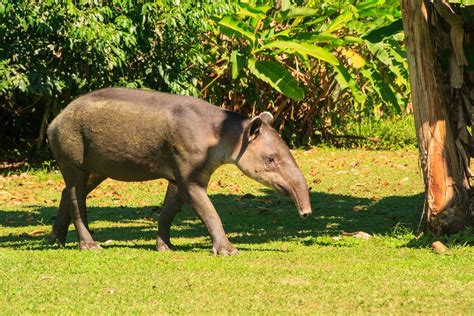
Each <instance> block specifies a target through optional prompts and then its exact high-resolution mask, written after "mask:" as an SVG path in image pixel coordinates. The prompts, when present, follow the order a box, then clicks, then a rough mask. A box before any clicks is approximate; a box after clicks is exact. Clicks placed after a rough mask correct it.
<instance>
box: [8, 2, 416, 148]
mask: <svg viewBox="0 0 474 316" xmlns="http://www.w3.org/2000/svg"><path fill="white" fill-rule="evenodd" d="M0 20H1V21H2V23H1V24H0V39H1V42H0V120H1V121H2V122H5V124H2V126H0V135H1V136H2V138H3V139H5V140H6V141H5V142H8V141H10V140H11V141H12V142H14V143H15V146H14V147H15V148H18V144H19V143H20V144H30V145H31V143H32V140H33V139H34V138H35V137H37V136H39V137H40V140H41V134H42V133H44V130H45V126H46V125H47V123H48V121H50V120H51V118H52V117H53V116H54V115H55V114H56V113H58V112H59V111H60V109H61V108H63V107H64V106H65V105H66V104H67V103H68V102H70V101H71V100H72V99H73V98H75V97H77V96H78V95H81V94H84V93H86V92H89V91H91V90H95V89H99V88H102V87H108V86H128V87H139V88H150V89H155V90H160V91H167V92H173V93H180V94H190V95H194V96H198V97H201V98H204V99H206V100H208V101H210V102H211V103H214V104H216V105H218V106H223V107H226V108H229V109H231V110H235V111H239V112H241V113H243V114H245V115H253V114H255V113H256V112H258V111H263V110H269V111H272V112H273V113H274V117H275V120H276V122H275V127H276V128H277V129H279V131H280V132H281V133H282V135H283V137H284V138H285V140H286V141H287V142H289V143H290V144H291V145H294V146H303V145H309V144H316V143H320V142H327V141H332V138H331V137H332V135H335V134H336V132H335V131H340V130H342V129H343V128H344V126H345V125H344V124H346V123H347V122H352V121H353V122H360V119H359V118H360V117H370V118H374V119H379V118H381V117H385V116H387V117H389V116H391V115H400V114H401V113H404V110H405V107H406V104H407V102H408V96H409V88H408V74H407V70H406V69H407V65H406V61H405V53H404V50H403V48H402V46H401V43H402V40H403V34H402V33H401V32H400V10H399V4H398V1H396V0H366V1H363V2H358V1H355V0H342V1H341V0H331V1H319V0H310V1H307V2H306V3H305V4H302V1H295V2H291V1H287V0H285V1H283V3H282V7H281V9H280V10H278V11H277V10H275V9H274V8H273V1H268V0H264V1H260V0H259V1H245V2H243V1H238V2H231V3H229V2H225V1H223V0H218V1H211V0H200V1H197V2H196V1H190V0H184V1H179V2H176V1H171V0H161V1H144V0H141V1H127V0H112V1H108V2H100V1H98V2H97V1H90V0H81V1H75V2H72V1H66V2H64V1H59V0H44V1H36V2H31V1H26V0H19V1H8V0H0Z"/></svg>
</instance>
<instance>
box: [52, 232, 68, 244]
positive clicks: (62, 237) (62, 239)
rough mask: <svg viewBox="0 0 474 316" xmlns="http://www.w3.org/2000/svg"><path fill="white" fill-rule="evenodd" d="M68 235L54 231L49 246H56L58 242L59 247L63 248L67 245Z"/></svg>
mask: <svg viewBox="0 0 474 316" xmlns="http://www.w3.org/2000/svg"><path fill="white" fill-rule="evenodd" d="M66 237H67V233H66V234H61V233H58V232H55V231H52V232H51V234H50V235H49V244H50V245H54V244H55V243H56V242H58V244H59V245H61V246H63V247H64V245H66Z"/></svg>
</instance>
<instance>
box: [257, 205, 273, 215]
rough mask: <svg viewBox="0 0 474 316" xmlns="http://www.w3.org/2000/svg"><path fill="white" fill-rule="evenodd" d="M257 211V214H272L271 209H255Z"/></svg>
mask: <svg viewBox="0 0 474 316" xmlns="http://www.w3.org/2000/svg"><path fill="white" fill-rule="evenodd" d="M257 208H258V209H259V211H258V214H268V213H271V212H272V209H270V208H268V207H257Z"/></svg>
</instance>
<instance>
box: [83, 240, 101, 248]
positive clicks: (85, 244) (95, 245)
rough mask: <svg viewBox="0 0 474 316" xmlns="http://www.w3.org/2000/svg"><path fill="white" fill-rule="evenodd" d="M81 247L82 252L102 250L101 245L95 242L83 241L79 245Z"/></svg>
mask: <svg viewBox="0 0 474 316" xmlns="http://www.w3.org/2000/svg"><path fill="white" fill-rule="evenodd" d="M79 247H80V248H81V250H101V249H102V247H101V246H100V245H99V243H97V242H95V241H93V242H85V241H81V242H80V244H79Z"/></svg>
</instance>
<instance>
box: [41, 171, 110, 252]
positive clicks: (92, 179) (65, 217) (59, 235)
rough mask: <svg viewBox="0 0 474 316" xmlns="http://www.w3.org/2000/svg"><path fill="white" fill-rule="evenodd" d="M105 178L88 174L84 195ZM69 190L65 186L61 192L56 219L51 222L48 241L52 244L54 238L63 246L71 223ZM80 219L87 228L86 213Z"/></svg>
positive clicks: (54, 240)
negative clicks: (51, 227)
mask: <svg viewBox="0 0 474 316" xmlns="http://www.w3.org/2000/svg"><path fill="white" fill-rule="evenodd" d="M106 178H107V177H104V176H102V175H100V174H96V173H91V174H89V176H88V179H87V184H86V196H87V194H89V193H90V192H91V191H92V190H94V189H95V188H96V187H97V186H98V185H99V184H100V183H102V181H104V180H105V179H106ZM69 192H70V190H69V189H67V188H66V189H64V190H63V192H62V196H61V202H60V204H59V209H58V214H57V216H56V221H55V222H54V224H53V229H52V232H51V235H50V237H49V242H50V243H51V244H54V243H55V242H56V240H57V241H58V242H59V243H60V244H61V245H63V246H64V244H65V243H66V237H67V233H68V229H69V225H70V224H71V197H70V193H69ZM82 220H83V223H84V226H85V227H86V229H87V230H89V224H88V221H87V213H85V214H84V217H83V218H82Z"/></svg>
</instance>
